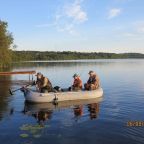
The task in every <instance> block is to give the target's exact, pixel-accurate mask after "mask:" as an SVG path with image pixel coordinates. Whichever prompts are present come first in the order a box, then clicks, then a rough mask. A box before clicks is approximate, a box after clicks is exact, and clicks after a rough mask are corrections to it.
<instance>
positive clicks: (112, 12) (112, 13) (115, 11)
mask: <svg viewBox="0 0 144 144" xmlns="http://www.w3.org/2000/svg"><path fill="white" fill-rule="evenodd" d="M121 12H122V10H121V9H120V8H113V9H110V10H109V12H108V19H112V18H115V17H117V16H119V15H120V14H121Z"/></svg>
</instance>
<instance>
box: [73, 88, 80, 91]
mask: <svg viewBox="0 0 144 144" xmlns="http://www.w3.org/2000/svg"><path fill="white" fill-rule="evenodd" d="M80 90H81V89H80V88H79V87H73V91H80Z"/></svg>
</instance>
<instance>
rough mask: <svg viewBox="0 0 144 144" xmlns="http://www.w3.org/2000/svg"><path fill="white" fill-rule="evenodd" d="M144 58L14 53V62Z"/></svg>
mask: <svg viewBox="0 0 144 144" xmlns="http://www.w3.org/2000/svg"><path fill="white" fill-rule="evenodd" d="M127 58H144V54H141V53H122V54H116V53H102V52H91V53H85V52H71V51H63V52H54V51H45V52H40V51H13V55H12V60H13V61H37V60H77V59H127Z"/></svg>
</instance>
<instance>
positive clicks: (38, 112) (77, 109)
mask: <svg viewBox="0 0 144 144" xmlns="http://www.w3.org/2000/svg"><path fill="white" fill-rule="evenodd" d="M102 99H103V98H97V99H92V100H87V101H86V100H82V101H79V100H78V101H70V102H59V103H58V104H54V103H44V104H31V103H27V102H25V105H24V110H23V111H22V112H23V114H24V115H26V116H31V117H34V118H35V119H36V121H37V123H38V124H40V125H44V123H45V122H46V121H48V120H50V119H51V118H52V115H53V114H54V113H55V111H57V110H59V111H63V110H64V109H71V114H70V115H71V116H72V115H73V116H74V117H71V116H70V117H68V115H66V117H63V120H65V119H71V120H72V121H73V120H75V121H78V120H79V119H81V118H82V117H83V116H86V117H87V120H92V119H96V118H97V117H98V113H99V106H100V104H99V103H100V102H101V101H102Z"/></svg>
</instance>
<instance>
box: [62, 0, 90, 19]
mask: <svg viewBox="0 0 144 144" xmlns="http://www.w3.org/2000/svg"><path fill="white" fill-rule="evenodd" d="M81 2H82V1H80V0H75V2H74V3H72V4H70V5H69V6H66V7H65V14H66V16H68V17H69V18H72V19H74V20H75V21H76V22H85V21H87V20H88V18H87V13H86V12H85V11H84V10H82V7H81Z"/></svg>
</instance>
